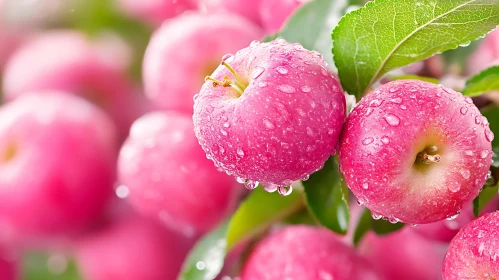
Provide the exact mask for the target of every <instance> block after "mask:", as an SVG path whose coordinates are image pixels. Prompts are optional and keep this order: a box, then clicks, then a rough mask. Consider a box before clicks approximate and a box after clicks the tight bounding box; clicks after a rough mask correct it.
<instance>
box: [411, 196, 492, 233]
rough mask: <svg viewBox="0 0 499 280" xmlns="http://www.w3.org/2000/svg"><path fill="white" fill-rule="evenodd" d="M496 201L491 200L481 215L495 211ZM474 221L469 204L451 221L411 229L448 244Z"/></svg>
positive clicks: (471, 207)
mask: <svg viewBox="0 0 499 280" xmlns="http://www.w3.org/2000/svg"><path fill="white" fill-rule="evenodd" d="M497 206H498V199H494V200H492V201H491V202H490V203H489V204H488V205H487V207H485V209H483V211H482V213H488V212H492V211H495V210H497V208H498V207H497ZM474 219H475V215H473V206H472V204H471V203H469V204H467V205H465V206H464V208H463V210H462V211H461V214H460V215H459V216H458V217H457V218H456V219H453V220H443V221H439V222H435V223H431V224H425V225H419V226H417V227H412V229H413V231H414V232H416V233H418V234H420V235H422V236H424V237H426V238H429V239H431V240H436V241H440V242H446V243H448V242H450V241H451V240H452V238H454V236H455V235H456V234H457V233H458V232H459V230H460V229H461V228H463V227H464V226H466V225H467V224H469V223H470V222H471V221H473V220H474Z"/></svg>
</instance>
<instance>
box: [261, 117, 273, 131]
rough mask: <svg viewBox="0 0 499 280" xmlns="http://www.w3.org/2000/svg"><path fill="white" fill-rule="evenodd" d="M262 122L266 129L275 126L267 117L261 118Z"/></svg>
mask: <svg viewBox="0 0 499 280" xmlns="http://www.w3.org/2000/svg"><path fill="white" fill-rule="evenodd" d="M263 124H264V125H265V127H266V128H268V129H274V128H275V125H274V124H273V123H272V122H271V121H269V120H268V119H263Z"/></svg>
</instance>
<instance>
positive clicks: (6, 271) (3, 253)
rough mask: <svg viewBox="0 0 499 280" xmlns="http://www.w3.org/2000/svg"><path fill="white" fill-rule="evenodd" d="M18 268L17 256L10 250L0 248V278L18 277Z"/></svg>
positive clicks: (13, 278) (10, 278)
mask: <svg viewBox="0 0 499 280" xmlns="http://www.w3.org/2000/svg"><path fill="white" fill-rule="evenodd" d="M19 268H20V265H19V256H17V255H15V254H14V253H12V252H11V251H10V250H5V249H0V279H2V280H17V279H20V278H19V270H20V269H19Z"/></svg>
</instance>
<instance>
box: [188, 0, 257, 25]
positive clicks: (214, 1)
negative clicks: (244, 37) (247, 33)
mask: <svg viewBox="0 0 499 280" xmlns="http://www.w3.org/2000/svg"><path fill="white" fill-rule="evenodd" d="M265 1H267V0H251V1H248V0H198V5H199V9H200V10H202V11H206V12H208V13H210V14H211V13H216V12H226V13H235V14H238V15H241V16H243V17H245V18H247V19H249V20H251V21H252V22H254V23H256V24H261V19H260V9H261V7H260V6H261V3H263V2H265Z"/></svg>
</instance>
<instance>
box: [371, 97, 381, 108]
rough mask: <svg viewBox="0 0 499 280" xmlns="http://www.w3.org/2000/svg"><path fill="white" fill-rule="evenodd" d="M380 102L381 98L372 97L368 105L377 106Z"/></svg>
mask: <svg viewBox="0 0 499 280" xmlns="http://www.w3.org/2000/svg"><path fill="white" fill-rule="evenodd" d="M381 104H383V100H381V99H373V100H372V101H371V102H369V106H371V107H379V106H380V105H381Z"/></svg>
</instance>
